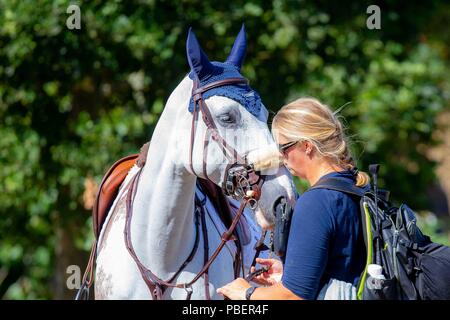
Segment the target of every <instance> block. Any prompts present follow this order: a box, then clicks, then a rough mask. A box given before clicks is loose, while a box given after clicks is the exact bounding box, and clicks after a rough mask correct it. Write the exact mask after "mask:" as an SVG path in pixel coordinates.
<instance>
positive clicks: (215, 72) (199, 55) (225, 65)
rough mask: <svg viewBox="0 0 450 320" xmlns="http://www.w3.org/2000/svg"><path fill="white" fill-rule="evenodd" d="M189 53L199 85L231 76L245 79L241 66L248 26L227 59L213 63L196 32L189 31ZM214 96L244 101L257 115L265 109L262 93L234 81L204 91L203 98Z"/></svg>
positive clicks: (239, 101)
mask: <svg viewBox="0 0 450 320" xmlns="http://www.w3.org/2000/svg"><path fill="white" fill-rule="evenodd" d="M186 47H187V56H188V61H189V65H190V67H191V72H190V73H189V78H191V79H193V80H194V79H198V80H199V82H200V83H199V87H203V86H205V85H207V84H209V83H212V82H215V81H218V80H224V79H229V78H243V79H244V77H243V76H242V75H241V74H240V72H239V71H240V68H241V66H242V62H243V60H244V57H245V50H246V47H247V45H246V38H245V28H244V26H242V28H241V31H240V32H239V35H238V36H237V37H236V40H235V42H234V45H233V48H232V49H231V53H230V55H229V56H228V58H227V60H226V61H225V62H216V61H214V62H209V59H208V57H207V56H206V54H205V53H204V52H203V50H202V49H201V47H200V44H199V43H198V40H197V38H196V37H195V34H194V33H193V32H192V30H189V34H188V40H187V43H186ZM212 96H223V97H227V98H230V99H232V100H234V101H236V102H238V103H240V104H241V105H242V106H243V107H244V108H245V109H247V110H248V111H249V112H250V113H251V114H252V115H254V116H255V117H258V116H259V113H260V111H261V98H260V96H259V94H258V93H257V92H256V91H254V90H253V89H252V88H250V86H248V85H242V84H232V85H225V86H220V87H217V88H213V89H210V90H208V91H207V92H205V93H203V98H204V99H208V98H209V97H212ZM189 111H190V112H193V111H194V102H193V100H192V98H191V100H190V102H189Z"/></svg>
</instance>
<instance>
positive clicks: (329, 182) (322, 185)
mask: <svg viewBox="0 0 450 320" xmlns="http://www.w3.org/2000/svg"><path fill="white" fill-rule="evenodd" d="M314 189H330V190H336V191H340V192H344V193H348V194H352V195H355V196H358V197H362V196H364V194H365V191H364V190H363V189H362V188H360V187H357V186H355V185H354V184H353V183H351V182H348V181H345V180H342V179H339V178H325V179H323V180H322V179H320V180H319V181H318V182H317V183H316V184H315V185H313V186H312V187H311V188H309V189H308V190H314Z"/></svg>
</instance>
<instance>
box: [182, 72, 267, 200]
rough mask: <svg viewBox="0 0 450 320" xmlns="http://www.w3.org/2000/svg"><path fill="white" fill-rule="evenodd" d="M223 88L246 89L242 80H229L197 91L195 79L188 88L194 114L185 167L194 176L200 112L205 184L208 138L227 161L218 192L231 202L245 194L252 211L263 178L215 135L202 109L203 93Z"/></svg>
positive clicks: (205, 107) (197, 85)
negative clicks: (228, 86)
mask: <svg viewBox="0 0 450 320" xmlns="http://www.w3.org/2000/svg"><path fill="white" fill-rule="evenodd" d="M226 85H248V80H247V79H245V78H229V79H224V80H219V81H215V82H212V83H209V84H207V85H205V86H203V87H200V82H199V81H198V79H195V80H194V86H193V88H192V99H193V102H194V110H193V114H192V126H191V139H190V148H189V167H190V170H191V172H192V174H194V175H195V176H198V175H197V174H196V173H195V170H194V166H193V163H192V157H193V152H194V143H195V131H196V128H197V120H198V113H199V112H201V113H202V119H203V122H204V123H205V125H206V134H205V139H204V142H203V158H202V170H203V176H204V177H205V178H206V179H207V180H210V181H211V179H210V178H209V176H208V172H207V156H208V145H209V136H211V138H212V140H213V141H215V142H216V143H217V144H219V146H220V147H221V150H222V152H223V154H224V155H225V157H226V158H227V159H228V161H229V164H228V166H227V168H226V170H225V177H224V181H223V182H222V190H223V191H224V193H225V194H226V195H228V196H232V197H233V198H235V199H243V198H244V197H245V196H247V193H250V194H251V196H250V199H249V202H250V206H251V207H252V208H253V209H255V207H256V203H257V200H258V199H259V197H260V196H261V186H262V184H263V183H264V176H261V175H260V174H259V173H257V172H256V171H255V170H254V168H253V166H252V165H251V164H248V163H247V161H246V157H245V156H244V157H242V156H241V155H240V154H239V153H238V152H237V151H236V150H235V149H234V148H233V147H231V146H230V145H229V144H228V143H227V142H226V141H225V139H223V137H222V136H221V135H220V134H219V131H218V129H217V126H216V124H215V122H214V120H213V117H212V115H211V112H210V110H209V108H208V106H207V105H206V103H205V100H204V99H203V93H205V92H207V91H208V90H211V89H214V88H217V87H222V86H226Z"/></svg>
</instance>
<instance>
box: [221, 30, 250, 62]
mask: <svg viewBox="0 0 450 320" xmlns="http://www.w3.org/2000/svg"><path fill="white" fill-rule="evenodd" d="M246 50H247V40H246V38H245V26H244V24H242V27H241V31H239V34H238V35H237V37H236V40H234V44H233V48H232V49H231V52H230V55H229V56H228V58H227V61H225V63H229V64H233V65H235V66H236V67H238V69H241V66H242V62H244V57H245V52H246Z"/></svg>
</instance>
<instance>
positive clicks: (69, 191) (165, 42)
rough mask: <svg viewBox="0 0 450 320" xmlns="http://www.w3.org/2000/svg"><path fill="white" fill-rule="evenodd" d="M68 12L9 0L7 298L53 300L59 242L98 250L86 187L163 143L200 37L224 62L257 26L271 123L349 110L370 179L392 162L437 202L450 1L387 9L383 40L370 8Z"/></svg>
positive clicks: (403, 191)
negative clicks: (303, 100) (318, 104)
mask: <svg viewBox="0 0 450 320" xmlns="http://www.w3.org/2000/svg"><path fill="white" fill-rule="evenodd" d="M69 4H76V2H75V3H74V2H72V1H67V0H57V1H49V0H34V1H31V0H24V1H15V0H0V26H1V27H0V119H1V122H0V166H1V170H0V181H2V182H3V183H1V184H0V221H1V222H0V237H1V239H0V241H1V242H0V271H1V272H0V275H1V274H2V273H3V271H4V272H5V273H6V274H11V275H14V272H15V273H16V274H17V275H18V278H17V279H16V281H14V284H13V285H12V286H11V287H9V290H8V291H7V292H6V297H7V298H51V297H53V293H52V290H51V288H50V286H49V283H51V281H53V279H54V277H53V273H54V270H55V269H54V268H55V265H56V263H57V258H56V252H55V247H56V245H57V243H58V241H59V240H60V239H59V238H58V236H57V235H58V230H75V232H74V235H73V236H74V239H79V240H80V239H81V240H80V241H78V240H77V241H75V240H74V245H76V246H78V247H79V248H80V249H84V250H85V249H86V246H87V245H86V243H87V241H86V239H90V238H89V237H91V236H92V233H91V231H90V224H89V223H90V222H89V211H88V210H86V209H85V208H84V203H83V197H82V196H83V192H84V188H85V187H84V184H85V180H86V179H87V178H89V177H93V178H94V179H95V180H96V181H99V180H100V179H101V176H102V174H103V173H104V171H105V169H106V168H107V167H108V165H109V164H111V163H112V162H113V161H115V160H116V159H117V158H119V157H121V156H124V155H126V154H129V153H132V152H137V151H138V149H139V147H140V146H141V145H142V144H143V143H144V142H146V141H148V140H149V139H150V137H151V133H152V131H153V128H154V126H155V124H156V121H157V119H158V116H159V114H160V113H161V112H162V108H163V106H164V103H165V101H166V99H167V97H168V95H169V94H170V92H171V91H172V90H173V89H174V87H175V86H176V85H177V84H178V83H179V81H180V80H181V79H182V77H183V76H184V75H185V74H186V73H187V72H188V65H187V62H186V57H185V39H186V34H187V30H188V27H189V26H193V27H194V30H195V31H196V33H197V36H198V38H199V39H200V41H201V43H202V45H203V48H204V49H205V51H206V52H207V53H208V55H209V57H210V58H211V60H224V59H225V58H226V56H227V54H228V52H229V50H230V48H231V46H232V43H233V40H234V37H235V35H236V33H237V32H238V30H239V28H240V25H241V23H242V22H245V25H246V28H247V38H248V52H247V60H246V63H245V65H244V67H243V74H245V75H246V76H247V77H248V78H249V79H250V80H251V82H252V86H253V87H254V88H255V89H257V90H258V91H259V92H260V93H261V96H262V98H263V101H264V104H265V105H266V106H267V107H268V108H269V109H270V110H271V111H272V112H276V111H277V110H278V109H279V108H280V107H281V106H282V105H283V104H284V103H285V102H288V101H290V100H292V99H294V98H296V97H299V96H302V95H309V96H315V97H318V98H319V99H320V100H322V101H323V102H325V103H327V104H329V105H330V106H332V107H333V108H335V109H337V108H338V107H339V106H341V105H343V104H345V103H346V102H349V101H350V102H351V104H350V105H349V106H347V107H345V108H344V110H343V111H342V115H343V116H345V117H346V120H347V124H348V127H349V133H350V134H351V135H353V141H354V145H353V149H354V153H355V155H356V158H357V159H358V160H359V166H360V168H366V167H367V164H369V163H371V162H379V163H382V164H383V169H382V172H381V177H382V181H381V183H382V185H383V186H386V187H388V188H390V189H391V190H392V193H393V197H394V198H397V199H399V200H403V201H405V202H407V203H408V204H410V205H411V206H412V207H414V208H418V209H426V208H427V206H428V205H429V204H428V203H427V198H426V195H425V188H426V187H427V186H428V185H429V184H431V183H432V182H434V181H435V176H434V165H435V164H434V163H433V162H432V161H430V160H429V159H428V158H427V157H426V149H427V147H428V146H430V145H432V144H435V143H436V142H435V141H434V136H433V132H434V130H435V128H436V125H435V118H436V115H437V114H439V113H440V112H441V111H442V110H443V109H444V108H446V107H448V102H447V100H448V97H449V83H448V80H447V79H446V75H447V74H448V73H449V68H448V56H449V52H448V48H447V46H446V44H447V43H448V41H447V40H448V33H446V32H442V30H446V27H447V21H448V17H449V16H450V10H449V5H448V4H446V3H445V2H444V1H437V0H436V1H429V2H426V3H425V2H424V3H402V5H399V4H397V3H395V2H394V1H385V2H384V4H383V5H382V6H381V10H382V29H381V30H368V29H367V28H366V27H365V19H366V17H367V15H366V8H367V6H368V5H369V4H371V3H369V2H364V1H362V2H359V1H355V2H351V1H344V2H342V1H341V2H329V1H280V0H273V1H262V0H260V1H249V2H244V1H214V2H209V1H199V0H189V1H188V0H183V1H156V0H150V1H143V0H141V1H89V2H78V4H79V5H80V7H81V19H82V23H81V26H82V29H81V30H72V31H70V30H68V29H67V28H66V19H67V18H68V16H69V15H68V14H67V13H66V9H67V7H68V5H69ZM417 12H420V17H419V16H418V15H417ZM431 18H434V19H431ZM297 182H298V186H299V188H300V190H304V189H305V188H306V187H307V186H306V184H305V183H304V182H301V181H297ZM83 239H84V241H83ZM13 271H14V272H13ZM58 272H60V271H58ZM0 281H3V279H1V278H0ZM3 284H4V283H3ZM1 290H2V287H1V286H0V297H1V296H2V295H3V294H4V293H5V292H2V291H1Z"/></svg>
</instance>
